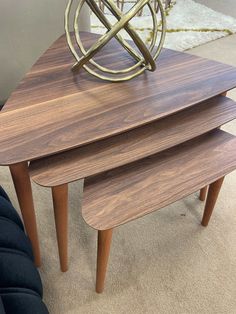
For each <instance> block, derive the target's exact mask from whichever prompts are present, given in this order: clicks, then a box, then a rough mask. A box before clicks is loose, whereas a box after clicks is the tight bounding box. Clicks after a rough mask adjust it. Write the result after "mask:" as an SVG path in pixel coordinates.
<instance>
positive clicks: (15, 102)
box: [0, 33, 236, 265]
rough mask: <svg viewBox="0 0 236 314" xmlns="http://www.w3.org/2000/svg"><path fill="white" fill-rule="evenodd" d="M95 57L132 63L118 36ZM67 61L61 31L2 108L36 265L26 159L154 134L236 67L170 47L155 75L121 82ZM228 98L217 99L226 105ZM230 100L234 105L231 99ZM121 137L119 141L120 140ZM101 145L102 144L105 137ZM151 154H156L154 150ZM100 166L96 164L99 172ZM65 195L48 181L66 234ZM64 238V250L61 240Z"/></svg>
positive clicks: (231, 80)
mask: <svg viewBox="0 0 236 314" xmlns="http://www.w3.org/2000/svg"><path fill="white" fill-rule="evenodd" d="M96 38H97V36H96V35H93V34H89V33H83V34H82V39H83V40H84V41H85V46H91V44H92V42H93V41H94V40H95V39H96ZM97 61H99V62H100V63H101V64H102V65H104V64H107V65H108V66H109V65H110V66H114V67H118V66H121V65H124V66H127V65H131V64H132V60H131V59H130V58H129V57H128V58H127V55H126V53H125V52H123V51H122V48H121V47H120V46H119V44H118V43H116V42H115V41H112V42H111V43H110V44H109V45H108V46H106V47H105V48H104V49H103V50H102V52H101V53H100V55H98V56H97ZM72 64H74V59H73V56H72V55H71V53H70V52H69V50H68V47H67V45H66V40H65V36H62V37H60V38H59V39H58V40H57V41H56V42H55V43H54V44H53V45H52V46H51V47H50V48H49V49H48V50H47V51H46V52H45V53H44V54H43V55H42V56H41V57H40V59H39V60H38V61H37V62H36V64H35V65H34V66H33V67H32V69H31V70H30V71H29V73H28V74H27V75H26V76H25V78H24V79H23V80H22V82H21V83H20V84H19V86H18V87H17V89H16V90H15V92H14V93H13V94H12V95H11V97H10V98H9V100H8V102H7V103H6V105H5V107H4V108H3V110H2V112H1V113H0V131H1V133H0V134H1V138H0V146H1V151H0V164H1V165H5V166H10V170H11V174H12V177H13V181H14V184H15V188H16V192H17V196H18V200H19V204H20V208H21V211H22V215H23V219H24V223H25V227H26V230H27V233H28V235H29V237H30V239H31V242H32V245H33V250H34V255H35V261H36V264H37V265H39V264H40V251H39V243H38V235H37V228H36V221H35V214H34V206H33V198H32V191H31V184H30V178H29V172H28V162H29V161H32V160H37V159H40V158H42V157H46V156H50V155H54V154H57V153H62V152H65V151H68V150H72V152H73V149H77V148H78V147H81V146H83V147H84V148H83V149H85V153H84V154H85V156H86V154H88V151H86V148H85V145H88V144H91V143H94V142H97V141H100V140H105V139H108V138H110V137H113V136H119V134H123V133H125V132H130V131H131V130H134V132H137V133H138V132H139V131H138V129H137V128H139V127H146V125H147V131H148V129H149V128H150V130H149V131H148V132H150V133H151V134H152V127H150V125H151V123H154V122H156V121H158V120H160V119H164V118H166V117H168V116H170V115H171V114H177V113H178V112H180V113H181V111H182V110H187V109H191V107H193V106H195V105H197V104H199V103H200V102H203V101H205V100H207V99H210V98H212V97H214V96H217V95H220V94H222V93H225V92H226V91H228V90H230V89H232V88H234V87H235V86H236V69H235V68H233V67H231V66H228V65H224V64H221V63H218V62H215V61H210V60H207V59H203V58H199V57H196V56H191V55H189V54H185V53H181V52H175V51H171V50H167V49H164V50H163V51H162V53H161V56H160V58H159V59H158V62H157V66H158V69H157V71H156V72H154V73H145V74H144V75H142V76H140V77H138V78H136V79H133V80H131V81H128V82H125V83H120V84H113V83H107V82H103V81H100V80H97V79H95V78H94V77H91V76H89V75H88V74H87V73H86V72H84V71H81V73H79V74H76V75H73V73H72V72H71V70H70V69H71V66H72ZM218 99H219V98H218ZM218 101H219V103H218ZM227 102H228V100H225V99H224V100H222V103H223V105H225V104H226V103H227ZM214 103H215V100H214ZM217 103H218V105H219V106H218V107H220V100H216V104H217ZM210 104H211V103H210ZM211 105H212V106H213V103H212V104H211ZM228 105H229V107H230V109H229V110H232V107H231V106H230V103H228ZM231 105H232V104H231ZM202 106H203V107H204V105H202ZM213 111H214V109H213ZM182 118H183V119H184V117H182ZM186 119H187V118H186ZM230 119H231V118H230V117H229V116H227V118H224V119H223V120H225V121H221V122H217V123H213V125H212V128H214V127H218V126H219V125H221V124H223V123H225V122H227V121H229V120H230ZM187 120H188V119H187ZM155 127H156V126H155ZM155 127H154V130H155ZM157 128H158V126H157ZM135 129H137V131H135ZM206 129H207V127H206ZM160 132H161V131H160ZM195 135H196V134H195ZM150 136H152V135H150ZM184 138H185V137H184ZM190 138H191V136H190ZM119 139H120V140H121V142H122V141H123V139H122V137H119ZM144 140H145V139H144ZM164 142H165V141H163V147H164V148H167V147H168V144H167V143H164ZM179 142H182V139H181V140H180V141H179ZM108 144H109V143H108ZM121 144H122V143H121ZM172 144H173V143H172ZM172 144H171V145H172ZM98 145H100V144H98ZM102 145H104V146H105V147H106V142H104V143H103V144H102ZM169 147H170V146H169ZM93 149H94V148H93V147H92V152H93ZM88 150H90V148H89V149H88ZM149 151H150V154H152V153H154V150H152V147H149ZM106 152H108V150H106ZM73 154H74V153H73ZM128 155H129V154H128ZM91 156H92V154H91ZM141 157H145V153H140V158H141ZM91 158H92V157H91ZM126 158H127V157H126ZM137 159H139V158H137ZM133 160H135V158H134V157H132V156H130V157H129V158H128V162H130V161H133ZM88 161H89V160H88ZM125 162H126V161H125ZM121 164H123V162H121ZM95 167H97V166H95ZM98 168H99V167H98ZM104 168H106V167H104V166H101V167H100V170H99V171H98V172H100V171H103V170H105V169H104ZM85 173H86V171H85ZM83 176H84V174H83ZM50 184H51V183H50ZM50 184H49V185H50ZM51 186H53V185H52V184H51ZM67 197H68V193H67V183H66V182H64V183H63V184H60V185H58V184H56V185H55V186H53V200H54V206H55V216H56V218H57V219H56V221H57V222H59V225H58V226H57V227H61V228H62V227H63V228H64V234H65V233H66V231H67V230H66V227H65V226H66V224H65V223H67V220H66V219H67V215H65V212H66V210H65V209H66V207H67ZM62 222H63V223H62ZM59 237H60V235H59ZM59 241H60V239H59ZM61 241H62V242H64V245H63V247H65V244H67V240H66V238H63V239H61ZM64 253H65V255H66V252H64Z"/></svg>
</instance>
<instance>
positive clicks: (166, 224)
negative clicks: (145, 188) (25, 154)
mask: <svg viewBox="0 0 236 314" xmlns="http://www.w3.org/2000/svg"><path fill="white" fill-rule="evenodd" d="M216 9H217V8H216ZM235 9H236V7H235ZM234 12H235V15H236V10H234ZM235 44H236V36H235V35H233V36H229V37H227V38H225V39H220V40H217V41H216V42H215V43H214V42H213V43H210V44H208V45H205V46H202V47H198V48H196V49H194V50H193V51H192V53H195V54H198V55H202V56H208V57H213V58H214V59H216V60H219V61H225V62H227V63H229V64H234V65H235V66H236V57H235V49H233V47H234V46H235ZM229 96H231V97H232V98H234V99H235V100H236V90H234V91H232V92H230V93H229ZM224 129H225V130H228V131H229V132H231V133H233V134H235V135H236V122H232V123H229V124H228V125H227V126H226V127H224ZM0 182H1V184H2V185H3V186H4V187H5V188H6V189H7V191H8V192H9V194H10V196H11V197H12V199H13V200H14V202H15V204H16V206H17V202H16V197H15V193H14V190H13V187H12V183H11V179H10V175H9V172H8V170H7V168H3V167H0ZM33 190H34V198H35V206H36V209H37V219H38V226H39V235H40V242H41V250H42V258H43V266H42V268H41V270H40V272H41V275H42V280H43V283H44V300H45V302H46V304H47V305H48V307H49V310H50V313H52V314H77V313H78V314H87V313H88V314H90V313H91V314H93V313H96V314H97V313H98V314H99V313H102V314H111V313H115V314H123V313H124V314H125V313H130V314H131V313H135V314H142V313H148V314H153V313H154V314H156V313H158V314H177V313H178V314H179V313H180V314H199V313H201V314H224V313H225V314H235V313H236V245H235V243H236V192H235V191H236V172H234V173H232V174H230V175H229V176H227V178H226V180H225V184H224V186H223V188H222V191H221V194H220V197H219V200H218V203H217V206H216V208H215V212H214V214H213V217H212V220H211V223H210V224H209V226H208V228H203V227H202V226H201V225H200V219H201V215H202V211H203V204H202V203H201V202H200V201H199V200H198V199H197V194H195V195H191V196H189V197H188V198H185V199H183V200H182V201H179V202H177V203H175V204H173V205H172V206H169V207H168V208H165V209H162V210H160V211H158V212H156V213H154V214H151V215H148V216H146V217H145V218H141V219H139V220H137V221H135V222H133V223H129V224H127V225H124V226H122V227H120V228H118V229H117V230H116V231H115V232H114V238H113V246H112V251H111V258H110V263H109V271H108V274H107V275H108V276H107V281H106V290H105V292H104V294H102V295H98V294H96V293H95V292H94V282H95V263H96V232H95V231H94V230H92V229H91V228H89V227H88V226H87V225H86V224H85V223H84V222H83V220H82V218H81V216H80V203H79V199H80V195H81V184H78V183H77V184H72V185H71V186H70V269H69V271H68V272H67V273H65V274H62V273H61V272H60V271H59V262H58V256H57V247H56V237H55V228H54V220H53V212H52V202H51V196H50V191H49V190H48V189H45V188H42V187H39V186H35V185H34V186H33ZM32 313H34V312H33V310H32Z"/></svg>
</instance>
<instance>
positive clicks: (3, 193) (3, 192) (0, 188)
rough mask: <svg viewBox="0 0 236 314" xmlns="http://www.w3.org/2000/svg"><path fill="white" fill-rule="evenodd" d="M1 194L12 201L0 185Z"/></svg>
mask: <svg viewBox="0 0 236 314" xmlns="http://www.w3.org/2000/svg"><path fill="white" fill-rule="evenodd" d="M0 196H3V197H4V198H5V199H6V200H8V202H10V203H11V201H10V198H9V197H8V195H7V193H6V192H5V191H4V190H3V188H2V187H1V185H0Z"/></svg>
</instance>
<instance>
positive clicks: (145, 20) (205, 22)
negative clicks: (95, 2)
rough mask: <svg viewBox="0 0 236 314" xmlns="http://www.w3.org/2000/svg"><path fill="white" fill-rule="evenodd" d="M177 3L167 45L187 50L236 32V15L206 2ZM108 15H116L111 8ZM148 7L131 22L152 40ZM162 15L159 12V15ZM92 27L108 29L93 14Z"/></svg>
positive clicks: (170, 14)
mask: <svg viewBox="0 0 236 314" xmlns="http://www.w3.org/2000/svg"><path fill="white" fill-rule="evenodd" d="M172 2H173V5H172V7H171V9H170V10H169V12H168V14H167V34H166V40H165V45H164V46H165V47H166V48H170V49H174V50H179V51H183V50H187V49H190V48H193V47H196V46H200V45H202V44H204V43H207V42H209V41H212V40H215V39H218V38H221V37H224V36H228V35H230V34H233V33H236V19H234V18H233V17H230V16H226V15H224V14H221V13H219V12H216V11H214V10H212V9H210V8H208V7H206V6H204V5H202V4H199V3H196V2H194V1H192V0H176V1H172ZM132 5H133V4H131V3H130V2H129V1H128V2H126V4H125V6H124V11H127V10H128V9H129V8H130V6H132ZM105 13H106V15H107V17H108V18H109V20H110V21H111V22H112V23H115V21H116V19H115V18H113V17H112V16H111V15H110V14H109V13H108V12H107V11H105ZM147 15H148V9H147V8H146V7H145V9H144V11H143V14H142V16H141V17H134V18H133V19H132V22H131V24H132V25H133V27H134V28H135V29H136V30H137V31H138V33H139V34H140V36H141V37H142V38H143V40H145V42H146V43H148V41H149V40H150V32H151V29H152V19H151V17H150V16H147ZM158 18H159V16H158ZM91 30H92V31H93V32H95V33H98V34H103V33H104V32H105V31H106V29H105V28H104V27H103V25H102V24H101V23H100V22H99V20H98V19H97V18H96V17H95V16H94V14H92V16H91ZM121 34H122V36H123V37H124V38H126V39H129V35H128V34H127V33H126V32H125V31H121Z"/></svg>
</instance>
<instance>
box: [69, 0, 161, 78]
mask: <svg viewBox="0 0 236 314" xmlns="http://www.w3.org/2000/svg"><path fill="white" fill-rule="evenodd" d="M73 1H74V0H69V2H68V5H67V7H66V11H65V32H66V38H67V43H68V45H69V48H70V50H71V52H72V54H73V55H74V57H75V59H76V61H77V62H76V63H75V64H74V66H73V67H72V70H74V71H76V70H78V69H80V68H81V67H83V68H84V69H85V70H86V71H87V72H89V73H90V74H92V75H94V76H96V77H98V78H100V79H103V80H106V81H111V82H121V81H127V80H130V79H132V78H134V77H136V76H138V75H140V74H141V73H143V72H144V71H145V70H149V71H155V69H156V64H155V60H156V59H157V57H158V56H159V54H160V52H161V49H162V47H163V44H164V40H165V32H166V19H165V11H164V8H163V6H162V2H161V0H154V1H153V0H137V2H136V3H135V4H134V5H133V7H132V8H131V9H130V10H129V11H128V12H127V13H123V12H122V11H121V10H120V9H119V7H118V6H117V5H116V4H115V3H114V1H113V0H100V1H101V2H102V5H103V6H104V7H106V8H107V9H108V10H109V11H110V12H111V14H113V16H114V17H115V18H116V19H117V22H116V23H115V24H114V25H112V24H111V23H110V21H109V20H108V18H107V17H106V15H105V14H104V10H101V8H100V7H99V6H98V5H97V3H96V1H95V0H79V2H78V6H77V8H76V11H75V15H74V23H73V24H74V34H75V39H76V43H77V45H78V48H79V52H80V53H77V51H76V49H75V47H74V45H73V43H72V38H71V33H70V30H69V18H70V14H71V9H72V4H73ZM84 3H87V5H88V6H89V8H90V9H91V10H92V12H93V13H94V14H95V15H96V17H97V18H98V19H99V20H100V22H101V23H102V24H103V25H104V26H105V27H106V28H107V32H106V33H105V34H104V35H102V36H101V37H100V38H99V39H98V41H97V42H95V43H94V44H93V45H92V46H91V47H90V48H89V49H88V50H86V49H85V48H84V46H83V43H82V41H81V39H80V34H79V27H78V20H79V15H80V12H81V9H82V7H83V5H84ZM145 5H147V6H148V8H149V10H150V12H151V17H152V20H153V29H152V32H151V34H152V38H151V43H150V46H149V47H147V46H146V45H145V43H144V42H143V40H142V39H141V38H140V36H139V35H138V34H137V32H136V31H135V30H134V28H133V27H132V26H131V24H130V23H129V22H130V20H131V19H132V18H133V17H134V16H136V15H137V14H139V12H140V11H141V10H142V9H143V7H144V6H145ZM157 9H158V11H159V12H160V15H161V22H160V24H161V25H158V21H157V16H156V12H157ZM159 26H161V32H160V33H161V35H160V38H159V41H158V40H157V38H158V36H157V35H158V27H159ZM121 29H124V30H125V31H126V32H127V33H128V34H129V36H130V37H131V38H132V40H133V42H134V43H135V45H136V46H137V48H138V50H139V52H141V54H140V53H139V52H138V51H136V50H135V49H133V48H132V47H131V45H130V43H129V41H126V40H125V39H124V38H123V37H122V36H121V35H120V34H119V32H120V30H121ZM112 38H115V39H116V40H117V41H118V42H119V43H120V45H121V46H122V47H123V48H124V49H125V50H126V51H127V52H128V53H129V54H130V55H131V56H132V57H133V59H134V60H135V64H134V65H133V66H130V67H129V68H125V69H120V70H113V69H109V68H106V67H104V66H101V65H100V64H98V63H97V62H95V61H94V60H93V59H92V58H93V57H94V55H95V54H96V53H97V52H98V51H99V50H100V49H101V48H103V47H104V46H105V45H106V44H107V43H108V42H109V41H110V40H111V39H112ZM91 65H92V66H91ZM94 68H96V71H95V70H94Z"/></svg>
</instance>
